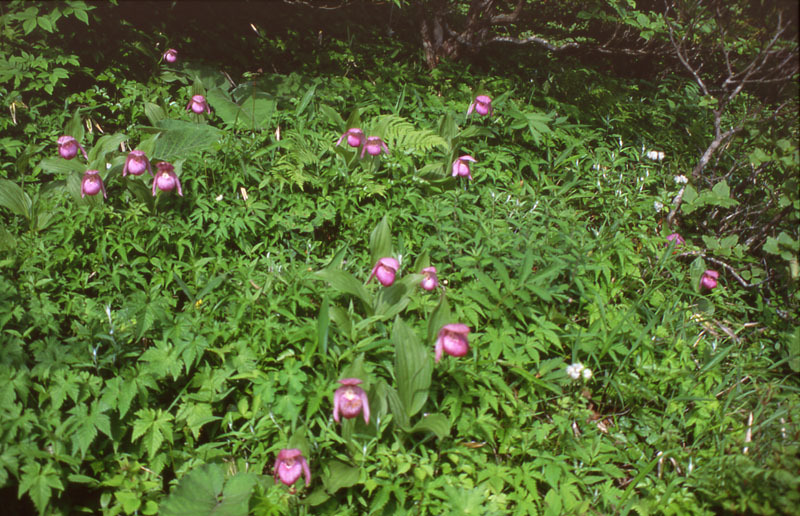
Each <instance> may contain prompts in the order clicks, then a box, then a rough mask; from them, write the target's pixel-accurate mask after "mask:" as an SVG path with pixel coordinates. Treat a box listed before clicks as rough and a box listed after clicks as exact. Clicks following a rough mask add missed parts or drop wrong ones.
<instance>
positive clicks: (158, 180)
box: [153, 161, 183, 197]
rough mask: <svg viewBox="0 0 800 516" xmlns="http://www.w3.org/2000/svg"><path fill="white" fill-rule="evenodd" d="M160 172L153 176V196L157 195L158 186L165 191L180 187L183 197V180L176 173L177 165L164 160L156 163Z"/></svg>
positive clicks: (179, 190) (179, 192)
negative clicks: (174, 165)
mask: <svg viewBox="0 0 800 516" xmlns="http://www.w3.org/2000/svg"><path fill="white" fill-rule="evenodd" d="M156 168H157V169H158V172H156V175H155V176H154V177H153V196H155V195H156V188H158V189H159V190H161V191H163V192H168V191H170V190H174V189H175V187H177V188H178V195H180V196H181V197H183V190H182V189H181V181H180V179H178V176H177V175H176V174H175V167H173V166H172V164H170V163H167V162H166V161H162V162H160V163H158V164H157V165H156Z"/></svg>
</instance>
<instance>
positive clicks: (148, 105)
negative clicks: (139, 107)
mask: <svg viewBox="0 0 800 516" xmlns="http://www.w3.org/2000/svg"><path fill="white" fill-rule="evenodd" d="M144 116H146V117H147V120H149V121H150V124H151V125H154V126H155V125H156V124H158V123H159V122H160V121H162V120H164V119H165V118H167V114H166V113H164V109H163V108H162V107H161V106H159V105H158V104H153V103H152V102H145V103H144Z"/></svg>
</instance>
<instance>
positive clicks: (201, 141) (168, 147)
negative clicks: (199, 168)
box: [152, 119, 222, 161]
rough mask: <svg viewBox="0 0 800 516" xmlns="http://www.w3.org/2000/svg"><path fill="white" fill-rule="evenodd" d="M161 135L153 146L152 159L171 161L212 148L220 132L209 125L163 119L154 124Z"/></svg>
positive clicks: (219, 136)
mask: <svg viewBox="0 0 800 516" xmlns="http://www.w3.org/2000/svg"><path fill="white" fill-rule="evenodd" d="M156 127H158V128H159V129H161V133H160V134H159V135H158V138H157V139H156V141H155V145H154V146H153V147H154V148H153V156H152V158H153V159H162V160H167V161H172V160H175V159H177V158H184V157H187V156H189V155H191V154H194V153H196V152H201V151H204V150H207V149H210V148H211V147H213V146H214V145H215V144H216V143H217V142H219V140H220V138H221V136H222V132H221V131H220V130H219V129H216V128H214V127H211V126H209V125H203V124H195V123H192V122H185V121H183V120H171V119H164V120H161V121H159V122H158V123H157V124H156Z"/></svg>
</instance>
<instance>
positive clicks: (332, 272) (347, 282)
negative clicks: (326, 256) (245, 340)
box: [312, 269, 372, 311]
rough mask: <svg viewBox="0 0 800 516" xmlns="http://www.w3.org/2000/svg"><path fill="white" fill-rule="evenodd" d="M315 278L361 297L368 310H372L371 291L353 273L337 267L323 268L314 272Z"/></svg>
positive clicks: (346, 292) (341, 290)
mask: <svg viewBox="0 0 800 516" xmlns="http://www.w3.org/2000/svg"><path fill="white" fill-rule="evenodd" d="M312 277H314V278H317V279H320V280H322V281H327V282H328V283H330V284H331V286H332V287H333V288H335V289H336V290H338V291H340V292H344V293H345V294H350V295H353V296H355V297H357V298H358V299H360V300H361V301H362V302H363V303H364V306H365V308H366V309H367V310H370V311H371V310H372V303H371V299H370V295H369V292H367V289H366V288H364V285H363V284H361V282H360V281H358V280H357V279H356V278H355V277H354V276H353V275H352V274H350V273H349V272H347V271H342V270H336V269H322V270H321V271H317V272H315V273H314V274H313V276H312Z"/></svg>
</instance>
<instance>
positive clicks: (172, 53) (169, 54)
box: [164, 48, 178, 64]
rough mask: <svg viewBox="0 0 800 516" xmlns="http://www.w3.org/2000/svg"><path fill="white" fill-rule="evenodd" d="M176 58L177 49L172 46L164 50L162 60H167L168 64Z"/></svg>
mask: <svg viewBox="0 0 800 516" xmlns="http://www.w3.org/2000/svg"><path fill="white" fill-rule="evenodd" d="M177 60H178V51H177V50H175V49H174V48H170V49H169V50H167V51H166V52H164V61H166V62H168V63H169V64H172V63H174V62H175V61H177Z"/></svg>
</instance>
